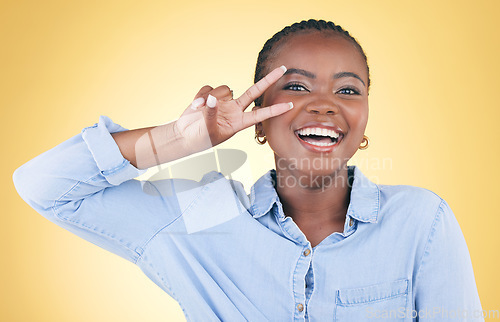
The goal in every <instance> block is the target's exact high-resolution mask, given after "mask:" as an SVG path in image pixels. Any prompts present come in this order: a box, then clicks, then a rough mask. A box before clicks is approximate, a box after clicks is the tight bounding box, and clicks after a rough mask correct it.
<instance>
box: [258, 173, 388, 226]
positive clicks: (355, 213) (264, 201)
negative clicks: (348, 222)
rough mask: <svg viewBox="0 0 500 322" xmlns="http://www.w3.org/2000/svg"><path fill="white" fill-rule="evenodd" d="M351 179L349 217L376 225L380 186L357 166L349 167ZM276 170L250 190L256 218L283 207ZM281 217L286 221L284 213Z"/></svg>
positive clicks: (261, 178) (279, 214)
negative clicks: (278, 192)
mask: <svg viewBox="0 0 500 322" xmlns="http://www.w3.org/2000/svg"><path fill="white" fill-rule="evenodd" d="M348 174H349V178H352V189H351V200H350V202H349V207H348V209H347V216H351V217H352V218H354V219H357V220H359V221H363V222H369V223H376V222H377V218H378V212H379V208H380V191H379V188H378V186H377V185H376V184H375V183H373V182H372V181H370V180H369V179H368V178H367V177H366V176H365V175H364V174H363V173H362V172H361V170H360V169H359V168H358V167H357V166H355V165H350V166H348ZM275 182H276V170H275V169H271V170H269V171H268V172H267V173H266V174H264V175H263V176H262V177H260V178H259V180H257V182H255V184H254V185H253V186H252V188H251V190H250V204H251V206H250V211H251V214H252V216H253V217H254V218H259V217H262V216H264V215H265V214H267V213H268V212H269V210H270V209H271V208H272V207H273V205H274V204H275V203H276V204H277V205H278V207H279V208H281V207H282V205H281V202H280V200H279V197H278V194H277V192H276V189H275V188H274V186H275ZM278 216H279V217H283V218H280V219H282V220H284V215H283V213H282V211H279V212H278Z"/></svg>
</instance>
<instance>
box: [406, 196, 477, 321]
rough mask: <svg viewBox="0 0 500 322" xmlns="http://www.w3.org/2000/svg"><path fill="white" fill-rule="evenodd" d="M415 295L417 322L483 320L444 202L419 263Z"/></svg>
mask: <svg viewBox="0 0 500 322" xmlns="http://www.w3.org/2000/svg"><path fill="white" fill-rule="evenodd" d="M414 295H415V314H414V315H413V317H417V319H416V320H417V321H465V320H466V321H484V318H483V317H482V310H481V303H480V300H479V295H478V291H477V287H476V282H475V279H474V272H473V269H472V263H471V259H470V255H469V250H468V248H467V244H466V242H465V238H464V236H463V234H462V231H461V229H460V226H459V224H458V222H457V220H456V218H455V215H454V214H453V212H452V210H451V209H450V207H449V205H448V204H447V203H446V201H444V200H442V201H441V203H440V205H439V208H438V211H437V213H436V216H435V218H434V221H433V224H432V227H431V231H430V234H429V238H428V240H427V244H426V246H425V250H424V254H423V256H422V259H421V261H420V265H419V270H418V273H417V277H416V280H415V285H414Z"/></svg>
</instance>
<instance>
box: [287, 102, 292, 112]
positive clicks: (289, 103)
mask: <svg viewBox="0 0 500 322" xmlns="http://www.w3.org/2000/svg"><path fill="white" fill-rule="evenodd" d="M288 106H290V110H291V109H292V108H293V103H292V102H288Z"/></svg>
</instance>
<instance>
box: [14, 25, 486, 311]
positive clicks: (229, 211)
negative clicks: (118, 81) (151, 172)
mask: <svg viewBox="0 0 500 322" xmlns="http://www.w3.org/2000/svg"><path fill="white" fill-rule="evenodd" d="M264 75H267V76H265V77H263V76H264ZM255 80H256V84H255V85H254V86H252V87H250V88H249V90H247V92H245V93H244V94H243V95H242V96H241V97H239V98H238V99H233V97H232V91H231V90H230V89H229V87H227V86H221V87H217V88H212V87H209V86H205V87H203V88H202V89H201V90H200V91H199V92H198V94H197V95H196V97H195V100H194V101H193V103H192V104H191V105H190V106H189V107H188V108H187V109H186V110H185V111H184V113H183V114H182V115H181V117H180V118H179V119H178V120H176V121H174V122H171V123H168V124H165V125H162V126H157V127H150V128H144V129H137V130H132V131H127V130H126V129H124V128H123V127H121V126H119V125H118V124H116V123H113V122H112V121H111V119H110V118H108V117H106V116H101V118H100V120H99V123H98V124H97V123H96V124H95V125H94V126H91V127H88V128H85V129H83V131H82V133H81V134H78V135H76V136H74V137H73V138H71V139H70V140H68V141H66V142H63V143H61V144H60V145H58V146H56V147H55V148H53V149H51V150H49V151H47V152H46V153H44V154H42V155H40V156H38V157H36V158H34V159H33V160H31V161H29V162H28V163H26V164H25V165H23V166H21V167H20V168H19V169H17V170H16V172H15V173H14V182H15V185H16V188H17V189H18V192H19V194H20V195H21V196H22V198H23V199H24V200H25V201H26V202H28V203H29V204H30V205H31V206H32V207H33V208H34V209H36V210H37V211H38V212H40V213H41V214H42V215H44V216H45V217H47V218H48V219H49V220H51V221H53V222H55V223H56V224H58V225H60V226H62V227H63V228H65V229H67V230H69V231H72V232H73V233H75V234H77V235H79V236H81V237H82V238H85V239H87V240H89V241H90V242H92V243H94V244H96V245H99V246H100V247H103V248H105V249H107V250H109V251H111V252H113V253H115V254H117V255H119V256H122V257H124V258H126V259H128V260H129V261H131V262H133V263H135V264H137V265H138V266H139V267H140V268H141V269H142V270H143V271H144V273H145V274H147V275H148V276H149V277H150V278H151V279H152V280H153V281H154V282H155V283H156V284H157V285H158V286H160V287H161V288H162V289H163V290H165V291H166V292H168V293H169V294H170V295H171V296H172V297H173V298H175V299H176V300H177V301H178V302H179V304H180V306H181V307H182V309H183V310H184V313H185V315H186V318H187V319H188V320H191V321H217V320H223V321H246V320H249V321H267V320H285V321H286V320H297V321H303V320H313V321H323V320H336V321H364V320H371V319H374V318H382V319H384V320H394V321H410V320H412V319H418V320H427V319H434V320H446V319H447V318H450V317H457V315H456V314H457V312H461V313H459V314H461V315H460V316H459V317H458V319H459V320H462V319H463V316H464V315H463V314H464V312H465V314H469V315H468V317H469V320H472V319H474V318H475V317H474V316H472V314H473V312H476V311H480V310H481V305H480V302H479V297H478V294H477V289H476V285H475V281H474V274H473V271H472V265H471V262H470V256H469V254H468V250H467V246H466V244H465V240H464V238H463V235H462V233H461V230H460V227H459V225H458V223H457V221H456V219H455V217H454V215H453V212H452V211H451V209H450V208H449V206H448V204H447V203H446V202H445V201H444V200H443V199H442V198H440V197H439V196H437V195H436V194H435V193H433V192H431V191H429V190H426V189H423V188H418V187H413V186H389V185H376V184H374V183H373V182H371V181H370V180H368V179H367V178H366V177H365V176H364V175H363V174H362V173H361V171H360V169H359V168H357V167H356V166H347V161H348V160H349V159H350V158H351V157H352V156H353V155H354V153H355V152H356V151H357V150H358V149H359V148H365V147H366V145H367V137H366V136H364V131H365V127H366V124H367V120H368V89H369V84H370V80H369V69H368V65H367V62H366V56H365V54H364V52H363V50H362V49H361V46H360V45H359V44H358V42H357V41H356V40H355V39H354V38H353V37H351V36H350V35H349V33H348V32H347V31H345V30H343V29H342V28H341V27H340V26H337V25H335V24H333V23H331V22H325V21H315V20H309V21H302V22H300V23H297V24H294V25H292V26H289V27H286V28H284V29H283V30H282V31H280V32H279V33H277V34H276V35H275V36H273V37H272V38H271V39H270V40H269V41H268V42H267V43H266V44H265V45H264V48H263V50H262V51H261V53H260V54H259V59H258V62H257V68H256V75H255ZM254 100H255V107H254V109H253V111H251V112H244V111H245V109H246V108H247V107H248V106H249V105H250V104H251V102H252V101H254ZM252 125H255V126H256V139H257V140H258V142H260V143H265V142H266V141H267V142H268V143H269V145H270V147H271V148H272V150H273V151H274V154H275V162H276V169H272V170H270V171H269V172H268V173H266V174H265V175H264V176H262V177H261V178H260V179H259V180H258V181H257V182H256V183H255V185H254V186H253V187H252V189H251V193H250V195H248V196H247V195H246V193H245V191H244V189H243V187H242V185H241V184H240V183H239V182H236V181H233V180H228V179H226V178H225V177H224V176H223V175H222V174H221V173H218V172H215V171H213V172H209V173H207V174H206V175H205V176H204V177H203V179H202V180H201V181H200V182H193V181H189V180H183V179H169V180H163V181H148V182H140V181H137V180H133V178H135V177H137V176H138V175H140V174H142V173H144V172H145V170H144V169H147V168H149V167H152V166H154V165H157V164H161V163H165V162H169V161H173V160H177V159H179V158H181V157H184V156H188V155H190V154H192V153H195V152H199V151H203V150H205V149H207V148H210V147H212V146H216V145H218V144H219V143H221V142H223V141H225V140H227V139H229V138H230V137H231V136H233V135H234V134H235V133H237V132H238V131H240V130H242V129H244V128H247V127H249V126H252ZM477 319H478V320H482V318H477Z"/></svg>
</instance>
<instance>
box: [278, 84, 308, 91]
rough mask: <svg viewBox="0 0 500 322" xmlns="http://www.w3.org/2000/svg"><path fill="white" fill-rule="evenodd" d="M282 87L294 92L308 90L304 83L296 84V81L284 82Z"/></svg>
mask: <svg viewBox="0 0 500 322" xmlns="http://www.w3.org/2000/svg"><path fill="white" fill-rule="evenodd" d="M283 89H285V90H290V91H294V92H303V91H308V90H307V88H305V87H304V85H301V84H298V83H291V84H286V85H285V87H284V88H283Z"/></svg>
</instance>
